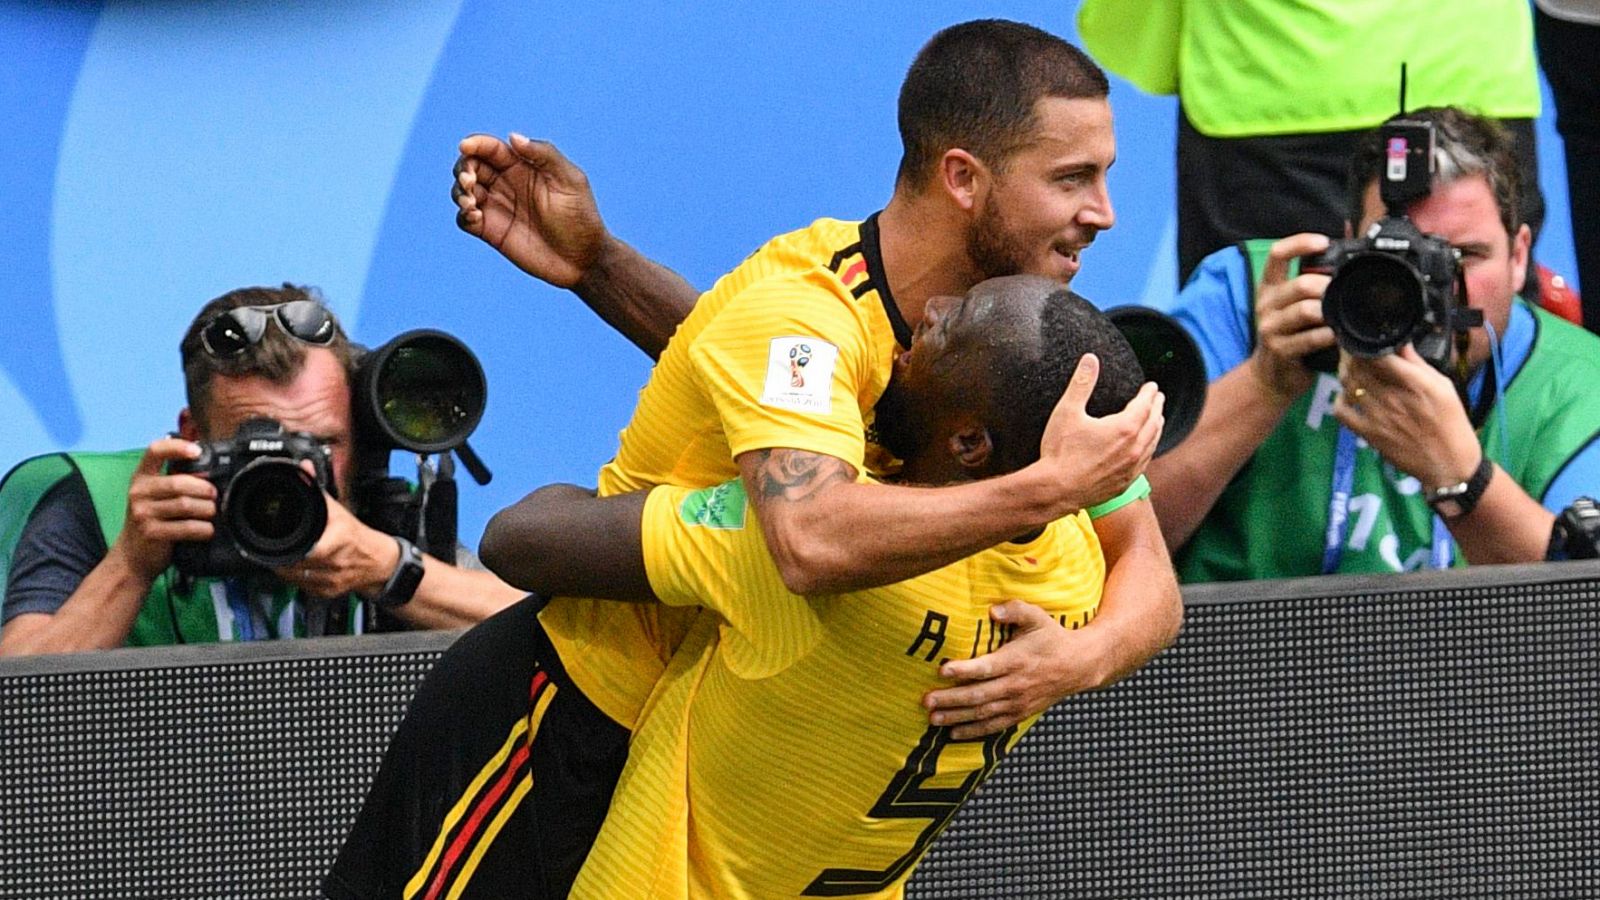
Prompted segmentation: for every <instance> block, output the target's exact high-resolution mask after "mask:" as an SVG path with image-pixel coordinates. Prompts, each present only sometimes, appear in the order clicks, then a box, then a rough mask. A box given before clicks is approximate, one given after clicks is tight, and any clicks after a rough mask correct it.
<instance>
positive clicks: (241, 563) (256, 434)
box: [168, 419, 337, 577]
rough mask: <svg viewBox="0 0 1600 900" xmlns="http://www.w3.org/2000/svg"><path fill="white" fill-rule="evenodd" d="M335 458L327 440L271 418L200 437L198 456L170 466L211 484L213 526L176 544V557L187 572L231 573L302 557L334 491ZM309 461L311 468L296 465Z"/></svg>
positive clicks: (317, 534)
mask: <svg viewBox="0 0 1600 900" xmlns="http://www.w3.org/2000/svg"><path fill="white" fill-rule="evenodd" d="M332 460H333V456H332V452H331V451H330V450H329V449H328V446H327V445H326V444H324V443H322V442H321V441H319V440H317V439H316V438H314V437H312V436H311V435H309V434H306V433H304V432H298V431H291V432H286V431H284V430H283V426H282V425H280V424H279V423H278V422H276V421H274V420H272V419H250V420H249V421H246V422H245V423H244V424H242V425H240V426H239V431H238V433H236V434H235V435H234V436H233V437H232V438H228V439H226V440H220V441H209V442H201V444H200V455H199V457H198V458H196V459H193V460H181V461H178V462H174V463H172V464H171V465H170V466H169V467H168V471H169V472H171V473H173V474H178V473H189V474H192V475H200V476H202V477H204V478H207V479H209V480H210V481H211V483H212V484H214V485H216V487H217V496H218V498H219V499H218V501H217V515H216V519H215V520H214V522H215V527H216V532H215V534H214V535H213V536H212V538H211V540H209V541H205V542H198V541H185V542H181V543H178V544H176V545H174V547H173V548H172V562H173V565H175V566H176V567H177V569H178V571H179V572H181V573H183V574H184V575H187V576H190V577H194V576H220V577H228V576H235V575H243V574H247V573H249V572H253V571H260V570H266V569H272V568H277V567H280V566H286V565H290V564H292V563H295V562H298V561H299V560H301V559H304V558H305V556H306V554H307V553H310V552H311V548H312V547H314V546H316V543H317V540H318V539H319V538H321V537H322V530H323V529H324V528H325V527H327V524H328V507H327V503H326V501H325V500H324V499H323V496H322V494H323V491H324V490H326V491H327V492H328V493H330V494H335V493H337V491H336V488H335V487H334V481H333V463H332ZM306 461H309V462H310V463H311V466H312V470H313V471H314V472H315V473H316V474H314V475H313V474H311V473H309V472H307V471H306V470H305V469H304V468H303V467H302V466H301V463H302V462H306Z"/></svg>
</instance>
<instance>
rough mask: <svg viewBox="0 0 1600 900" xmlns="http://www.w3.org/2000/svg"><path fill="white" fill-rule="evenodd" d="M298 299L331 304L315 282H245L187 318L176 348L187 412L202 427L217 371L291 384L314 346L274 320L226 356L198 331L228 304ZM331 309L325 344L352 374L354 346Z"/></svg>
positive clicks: (227, 308) (354, 356) (272, 302)
mask: <svg viewBox="0 0 1600 900" xmlns="http://www.w3.org/2000/svg"><path fill="white" fill-rule="evenodd" d="M295 300H310V301H312V302H314V303H317V304H318V305H321V306H323V307H324V308H326V306H327V304H325V303H323V301H322V295H321V294H320V293H318V292H317V290H316V288H311V287H303V286H301V285H296V284H290V283H288V282H284V283H283V286H282V287H276V288H270V287H247V288H239V289H238V290H233V291H229V292H228V293H226V294H223V295H222V296H220V297H218V298H216V299H215V300H212V301H211V302H209V303H207V304H206V305H205V306H203V307H201V309H200V312H199V313H198V314H196V315H195V317H194V321H192V322H190V323H189V328H188V330H187V331H185V332H184V334H183V340H182V341H181V342H180V343H179V345H178V353H179V355H180V356H181V357H182V359H183V387H184V392H185V393H186V394H187V396H188V401H189V412H190V414H191V415H193V416H194V417H195V421H196V423H197V424H198V425H199V426H200V427H201V428H202V429H204V428H205V427H206V425H207V418H206V413H207V411H208V409H209V406H210V402H211V381H212V379H213V378H215V377H216V376H218V375H228V376H235V377H237V376H242V375H255V376H259V377H261V378H265V379H267V380H268V381H270V382H272V383H273V384H278V385H283V384H288V383H289V382H291V381H293V380H294V379H295V378H296V377H297V376H298V375H299V374H300V371H301V370H302V369H304V368H305V364H306V351H307V350H309V349H310V347H309V346H308V345H306V344H304V343H302V342H300V341H298V340H295V339H294V338H292V337H290V336H289V335H287V334H284V332H283V329H282V328H280V327H278V325H277V323H275V322H273V323H268V325H267V330H266V331H265V332H264V333H263V334H262V335H261V340H260V341H259V342H258V343H256V344H253V345H251V346H249V347H246V348H245V350H244V352H242V353H240V354H239V355H238V356H231V357H227V358H225V359H224V358H218V357H215V356H212V355H211V354H210V353H207V352H206V349H205V346H204V345H203V344H202V343H201V342H200V333H201V332H202V331H204V330H205V327H206V326H207V325H209V324H211V320H212V319H214V318H216V317H217V316H218V315H219V314H221V313H224V312H227V311H228V310H230V309H237V308H239V307H241V306H271V305H273V304H276V303H289V302H292V301H295ZM328 314H329V316H330V317H331V318H332V319H333V328H334V337H333V341H332V342H331V343H329V344H328V345H327V349H328V350H330V351H332V352H333V355H334V356H335V357H337V358H338V360H339V363H340V364H341V365H342V366H343V367H344V370H345V372H346V374H352V373H353V372H354V371H355V363H356V358H357V357H356V352H355V350H354V349H353V348H352V347H351V345H350V340H349V338H348V337H347V336H346V335H345V333H344V328H343V327H342V326H340V324H339V319H338V317H337V316H334V315H333V312H332V310H329V313H328Z"/></svg>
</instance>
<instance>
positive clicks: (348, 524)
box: [276, 493, 400, 599]
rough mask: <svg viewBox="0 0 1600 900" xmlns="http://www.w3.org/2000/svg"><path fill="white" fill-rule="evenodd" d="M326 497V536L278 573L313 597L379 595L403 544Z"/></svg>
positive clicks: (368, 596) (324, 532)
mask: <svg viewBox="0 0 1600 900" xmlns="http://www.w3.org/2000/svg"><path fill="white" fill-rule="evenodd" d="M322 497H323V500H324V501H326V502H327V504H328V525H327V527H326V528H324V529H323V531H322V537H320V538H318V539H317V543H316V546H314V547H312V548H311V552H310V553H308V554H306V558H305V559H302V560H300V561H299V562H297V563H295V564H294V565H292V566H284V567H283V568H281V569H278V570H276V574H277V576H278V577H279V578H281V579H283V580H284V581H286V582H288V583H290V584H292V585H294V586H295V587H298V588H300V589H301V590H303V591H305V592H306V593H307V594H309V595H310V596H312V597H318V598H322V599H332V598H334V597H342V596H344V595H346V594H352V593H354V594H360V595H362V596H363V597H367V598H369V599H370V598H371V597H374V596H376V595H377V593H378V592H379V591H380V590H382V589H383V585H384V583H385V582H387V581H388V580H389V575H390V574H391V573H392V572H394V568H395V566H396V565H397V564H398V563H399V561H400V547H399V545H398V544H396V543H395V541H394V538H392V537H390V536H389V535H387V534H384V533H383V532H381V531H378V530H377V529H375V528H372V527H370V526H368V525H367V524H366V523H364V522H362V521H361V520H360V519H357V518H356V517H355V514H354V513H352V512H350V511H349V510H348V509H345V508H344V505H343V504H341V503H339V502H338V501H337V500H334V499H333V498H332V497H329V496H328V495H327V494H326V493H324V494H323V495H322Z"/></svg>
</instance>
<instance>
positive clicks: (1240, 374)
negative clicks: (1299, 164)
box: [1150, 234, 1334, 550]
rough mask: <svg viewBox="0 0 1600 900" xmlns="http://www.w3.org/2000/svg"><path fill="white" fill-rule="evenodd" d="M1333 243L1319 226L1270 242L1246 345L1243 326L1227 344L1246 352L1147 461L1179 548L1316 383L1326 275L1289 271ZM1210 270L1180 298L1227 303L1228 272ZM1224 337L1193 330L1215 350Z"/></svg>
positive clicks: (1168, 533)
mask: <svg viewBox="0 0 1600 900" xmlns="http://www.w3.org/2000/svg"><path fill="white" fill-rule="evenodd" d="M1327 247H1328V239H1327V238H1326V237H1324V236H1322V235H1320V234H1297V235H1292V236H1290V237H1287V238H1284V239H1283V240H1281V241H1278V242H1277V243H1275V244H1273V245H1272V249H1271V251H1270V252H1269V254H1268V257H1267V263H1266V266H1265V267H1264V269H1263V271H1262V275H1261V284H1260V285H1259V286H1258V288H1257V289H1256V292H1255V309H1254V315H1253V316H1252V317H1251V319H1250V321H1251V322H1253V323H1254V328H1255V333H1254V335H1253V337H1250V338H1249V340H1248V344H1249V346H1246V341H1245V338H1244V337H1242V336H1241V337H1240V338H1239V340H1238V345H1237V346H1229V347H1227V348H1226V350H1227V353H1228V355H1229V357H1230V358H1229V362H1230V363H1231V362H1232V359H1233V358H1242V361H1240V362H1237V363H1236V364H1231V365H1227V366H1226V368H1225V369H1224V371H1225V374H1223V375H1222V376H1221V377H1220V378H1217V379H1216V380H1215V381H1213V382H1212V383H1211V386H1210V388H1209V389H1208V390H1207V392H1206V404H1205V408H1204V409H1203V410H1202V411H1201V413H1200V421H1199V422H1197V423H1196V424H1195V428H1194V431H1193V432H1191V433H1190V434H1189V436H1188V437H1187V438H1185V439H1184V440H1183V442H1182V443H1180V444H1179V445H1177V446H1176V447H1173V448H1172V450H1171V451H1170V452H1168V453H1166V454H1164V455H1162V456H1161V457H1159V458H1157V459H1156V460H1155V461H1154V462H1152V463H1151V464H1150V484H1151V486H1152V488H1153V491H1152V493H1151V500H1152V502H1154V503H1155V507H1156V515H1157V516H1158V517H1159V518H1160V520H1161V529H1162V533H1163V534H1164V535H1165V537H1166V541H1167V546H1168V547H1169V548H1171V549H1173V550H1176V549H1177V548H1179V547H1181V546H1183V544H1184V543H1185V542H1186V541H1188V540H1189V538H1190V537H1191V536H1192V535H1193V534H1194V532H1195V530H1196V529H1197V528H1199V527H1200V523H1201V522H1202V521H1203V520H1204V519H1205V517H1206V515H1207V514H1208V513H1209V512H1211V508H1212V507H1213V506H1215V505H1216V503H1217V499H1218V498H1219V497H1221V496H1222V491H1223V489H1225V488H1226V487H1227V486H1228V483H1229V482H1230V481H1231V480H1232V479H1233V477H1234V476H1235V475H1236V474H1238V472H1239V470H1240V469H1241V468H1243V466H1244V464H1245V463H1246V462H1248V461H1249V460H1250V458H1251V457H1252V456H1254V455H1255V452H1256V450H1258V449H1260V447H1261V444H1262V442H1264V441H1265V440H1266V439H1267V437H1268V435H1270V434H1271V433H1272V431H1273V429H1275V428H1277V427H1278V423H1279V422H1280V421H1282V419H1283V416H1284V413H1285V412H1287V411H1288V409H1289V407H1290V406H1291V405H1293V404H1294V402H1295V401H1296V400H1298V399H1299V398H1300V396H1301V395H1302V394H1304V393H1305V392H1306V391H1307V390H1309V389H1310V388H1311V385H1312V383H1313V382H1314V381H1315V379H1316V373H1314V372H1313V371H1311V369H1309V368H1308V367H1307V366H1306V364H1305V361H1304V360H1305V357H1306V356H1307V355H1308V354H1310V353H1313V352H1315V351H1318V350H1324V349H1326V348H1328V347H1332V346H1333V345H1334V337H1333V330H1332V329H1331V328H1329V327H1328V326H1327V325H1326V324H1324V323H1323V321H1322V293H1323V291H1324V290H1325V289H1326V288H1327V285H1328V276H1327V275H1323V274H1319V273H1305V274H1301V275H1298V276H1296V277H1294V278H1290V277H1289V268H1290V262H1291V261H1293V260H1294V259H1296V258H1297V257H1300V256H1304V255H1306V254H1309V253H1317V252H1320V251H1322V250H1326V249H1327ZM1241 262H1242V261H1241ZM1213 264H1215V265H1221V263H1220V262H1218V261H1216V260H1214V259H1213V258H1211V257H1208V258H1207V260H1206V261H1204V262H1202V263H1201V267H1202V269H1206V268H1207V266H1209V265H1213ZM1205 274H1206V273H1201V275H1199V276H1197V279H1196V281H1194V282H1191V283H1190V285H1188V286H1186V287H1185V288H1184V290H1183V293H1182V294H1181V295H1180V296H1179V303H1180V304H1187V305H1189V306H1193V307H1205V306H1208V305H1209V306H1220V307H1223V308H1229V307H1231V306H1232V304H1233V303H1234V302H1235V301H1234V298H1233V296H1232V295H1231V294H1229V293H1228V292H1227V291H1226V290H1223V289H1222V288H1221V287H1219V285H1220V284H1222V283H1225V282H1221V281H1220V280H1219V281H1206V280H1204V278H1203V276H1204V275H1205ZM1240 302H1242V300H1241V301H1240ZM1192 321H1194V319H1193V318H1191V322H1192ZM1201 321H1202V322H1215V321H1216V319H1213V318H1209V317H1202V319H1201ZM1193 330H1194V329H1191V331H1193ZM1225 338H1226V335H1224V334H1222V333H1213V334H1209V335H1205V334H1199V335H1196V339H1197V340H1201V341H1205V342H1208V343H1209V345H1210V346H1212V347H1213V352H1214V353H1219V354H1220V353H1222V352H1223V351H1220V350H1217V349H1216V348H1219V347H1223V346H1225V345H1226V344H1227V341H1226V340H1225ZM1233 354H1238V356H1233Z"/></svg>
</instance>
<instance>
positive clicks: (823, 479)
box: [755, 448, 855, 502]
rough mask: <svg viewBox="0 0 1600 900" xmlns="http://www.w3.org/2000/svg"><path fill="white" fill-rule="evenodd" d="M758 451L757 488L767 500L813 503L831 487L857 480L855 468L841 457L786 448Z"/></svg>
mask: <svg viewBox="0 0 1600 900" xmlns="http://www.w3.org/2000/svg"><path fill="white" fill-rule="evenodd" d="M756 452H757V453H759V454H760V460H761V462H760V468H758V469H757V470H756V477H755V482H756V484H755V487H756V491H757V494H758V495H759V498H760V499H761V500H763V501H766V500H785V501H789V502H800V501H804V500H809V499H810V498H812V497H814V496H816V494H817V493H818V492H819V491H821V490H822V489H823V488H825V487H827V486H828V485H830V484H833V483H835V482H839V481H854V480H855V467H853V466H851V465H850V464H849V463H847V462H845V461H844V460H842V459H839V458H838V457H834V456H825V455H823V454H820V453H807V452H806V451H804V450H787V449H783V448H778V449H767V450H758V451H756Z"/></svg>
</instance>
